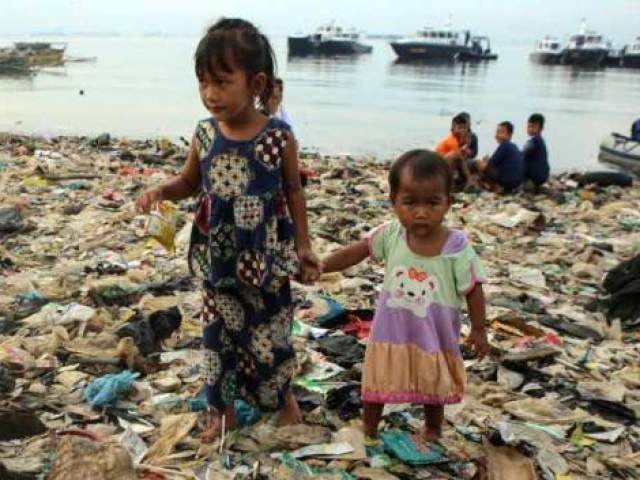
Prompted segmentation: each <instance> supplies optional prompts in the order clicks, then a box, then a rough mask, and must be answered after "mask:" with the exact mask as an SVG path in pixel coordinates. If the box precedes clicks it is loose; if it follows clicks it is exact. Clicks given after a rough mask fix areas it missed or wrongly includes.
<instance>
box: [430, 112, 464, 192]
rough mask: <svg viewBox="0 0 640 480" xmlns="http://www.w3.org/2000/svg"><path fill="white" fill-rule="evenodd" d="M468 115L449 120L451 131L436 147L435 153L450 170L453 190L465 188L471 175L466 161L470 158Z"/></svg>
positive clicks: (459, 115) (460, 115) (462, 114)
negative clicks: (443, 160) (444, 161)
mask: <svg viewBox="0 0 640 480" xmlns="http://www.w3.org/2000/svg"><path fill="white" fill-rule="evenodd" d="M469 143H470V142H469V121H468V114H467V116H465V114H464V113H460V114H458V115H456V116H455V117H453V119H452V120H451V131H450V132H449V135H447V136H446V137H445V138H444V139H442V141H441V142H440V143H439V144H438V146H437V147H436V153H437V154H439V155H440V156H441V157H442V158H444V159H445V160H446V161H447V163H448V164H449V168H451V172H452V174H453V179H454V190H461V189H463V188H464V187H465V185H466V184H467V182H468V181H469V178H470V177H471V174H470V172H469V167H468V165H467V159H469V158H471V157H470V155H471V153H472V152H471V150H470V148H469V146H468V145H469Z"/></svg>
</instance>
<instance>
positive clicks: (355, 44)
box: [287, 23, 373, 56]
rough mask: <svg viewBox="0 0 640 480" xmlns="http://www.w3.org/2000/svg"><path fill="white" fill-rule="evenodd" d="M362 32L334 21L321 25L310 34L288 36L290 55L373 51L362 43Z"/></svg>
mask: <svg viewBox="0 0 640 480" xmlns="http://www.w3.org/2000/svg"><path fill="white" fill-rule="evenodd" d="M361 37H362V34H361V33H360V32H359V31H357V30H356V29H354V28H350V29H347V28H344V27H342V26H339V25H335V24H333V23H331V24H328V25H323V26H321V27H319V28H318V29H317V30H316V31H315V32H314V33H312V34H308V35H294V36H291V37H288V39H287V44H288V47H289V55H292V56H302V55H358V54H362V53H371V51H372V50H373V47H372V46H370V45H365V44H363V43H361V41H360V40H361Z"/></svg>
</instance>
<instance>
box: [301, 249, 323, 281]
mask: <svg viewBox="0 0 640 480" xmlns="http://www.w3.org/2000/svg"><path fill="white" fill-rule="evenodd" d="M298 259H299V260H300V281H302V283H306V284H311V283H315V282H317V281H318V279H319V278H320V275H321V274H322V268H323V265H322V262H320V259H319V258H318V257H317V256H316V254H315V253H313V251H312V250H311V248H301V249H299V250H298Z"/></svg>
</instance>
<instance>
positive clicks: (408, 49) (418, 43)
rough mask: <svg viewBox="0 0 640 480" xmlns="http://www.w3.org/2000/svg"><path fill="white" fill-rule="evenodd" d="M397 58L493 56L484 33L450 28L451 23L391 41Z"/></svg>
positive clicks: (495, 57)
mask: <svg viewBox="0 0 640 480" xmlns="http://www.w3.org/2000/svg"><path fill="white" fill-rule="evenodd" d="M391 48H393V51H394V52H395V53H396V55H397V56H398V60H400V61H415V60H418V61H428V60H445V61H454V60H461V61H465V60H496V59H497V58H498V55H497V54H495V53H493V52H492V51H491V41H490V40H489V38H488V37H485V36H476V35H472V34H471V32H470V31H469V30H453V29H452V28H451V26H450V23H447V25H446V26H445V27H444V28H441V29H435V28H430V27H427V28H423V29H422V30H420V31H418V32H417V33H416V34H415V35H414V36H411V37H405V38H400V39H398V40H396V41H393V42H391Z"/></svg>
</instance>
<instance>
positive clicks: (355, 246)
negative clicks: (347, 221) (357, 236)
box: [322, 239, 369, 273]
mask: <svg viewBox="0 0 640 480" xmlns="http://www.w3.org/2000/svg"><path fill="white" fill-rule="evenodd" d="M368 256H369V243H368V241H367V240H366V239H362V240H360V241H358V242H356V243H352V244H351V245H349V246H347V247H344V248H341V249H340V250H337V251H335V252H333V253H331V254H330V255H329V256H327V257H326V258H324V259H323V261H322V265H323V272H327V273H328V272H339V271H342V270H346V269H347V268H349V267H353V266H354V265H357V264H358V263H360V262H362V261H363V260H365V259H366V258H367V257H368Z"/></svg>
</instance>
